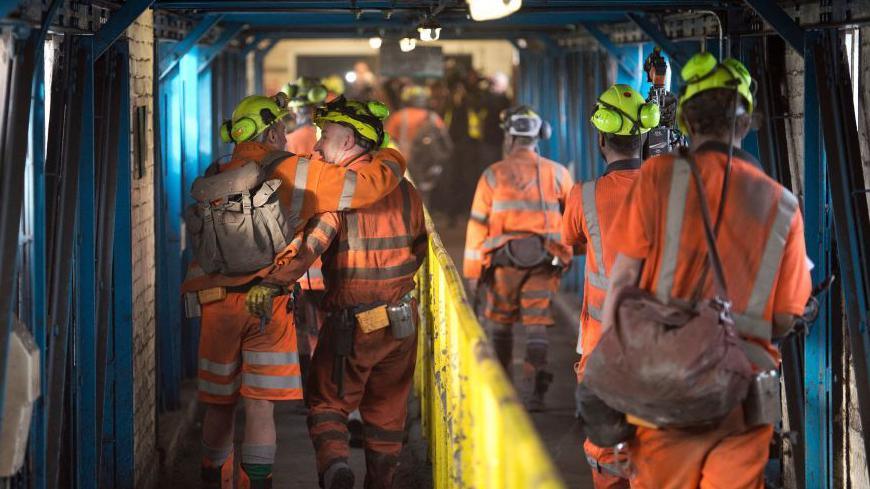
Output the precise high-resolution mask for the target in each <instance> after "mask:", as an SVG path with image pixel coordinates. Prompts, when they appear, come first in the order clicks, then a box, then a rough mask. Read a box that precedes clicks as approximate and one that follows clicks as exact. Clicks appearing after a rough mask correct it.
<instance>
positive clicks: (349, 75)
mask: <svg viewBox="0 0 870 489" xmlns="http://www.w3.org/2000/svg"><path fill="white" fill-rule="evenodd" d="M344 79H345V80H347V82H348V83H353V82H355V81H356V72H354V71H348V72H347V73H345V74H344Z"/></svg>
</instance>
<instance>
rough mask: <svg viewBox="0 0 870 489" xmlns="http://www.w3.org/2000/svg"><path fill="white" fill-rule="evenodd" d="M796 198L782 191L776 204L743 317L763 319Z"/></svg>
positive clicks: (796, 204) (796, 202) (796, 203)
mask: <svg viewBox="0 0 870 489" xmlns="http://www.w3.org/2000/svg"><path fill="white" fill-rule="evenodd" d="M797 207H798V201H797V198H796V197H795V196H794V195H793V194H792V193H791V192H789V191H788V190H786V189H782V195H781V196H780V197H779V202H778V203H777V209H776V218H775V219H774V221H773V227H771V229H770V234H769V235H768V236H767V242H766V243H765V244H764V252H763V253H762V254H761V263H760V264H759V266H758V272H757V273H756V274H755V283H754V284H753V285H752V294H750V295H749V302H747V304H746V310H745V311H744V312H743V313H744V314H745V315H747V316H750V317H755V318H760V317H763V315H764V308H765V306H766V305H767V301H768V299H769V298H770V294H771V291H772V290H773V281H774V280H775V279H776V272H777V270H779V266H780V263H781V262H782V254H783V252H784V251H785V242H786V239H788V232H789V230H790V229H791V221H792V218H793V217H794V213H795V211H796V210H797Z"/></svg>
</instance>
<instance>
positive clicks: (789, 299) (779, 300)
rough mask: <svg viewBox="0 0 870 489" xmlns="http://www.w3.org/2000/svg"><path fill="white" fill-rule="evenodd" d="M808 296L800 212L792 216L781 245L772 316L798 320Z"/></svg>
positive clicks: (809, 292) (810, 282)
mask: <svg viewBox="0 0 870 489" xmlns="http://www.w3.org/2000/svg"><path fill="white" fill-rule="evenodd" d="M811 293H812V279H811V277H810V267H809V260H808V258H807V247H806V242H805V241H804V220H803V216H802V215H801V212H800V210H798V211H797V212H795V216H794V218H793V219H792V223H791V229H790V230H789V233H788V238H787V240H786V243H785V250H784V252H783V255H782V264H781V265H780V269H779V279H778V280H777V282H776V288H775V290H774V296H773V313H774V314H777V313H779V314H791V315H793V316H800V315H801V314H803V313H804V308H805V307H806V304H807V300H809V298H810V294H811Z"/></svg>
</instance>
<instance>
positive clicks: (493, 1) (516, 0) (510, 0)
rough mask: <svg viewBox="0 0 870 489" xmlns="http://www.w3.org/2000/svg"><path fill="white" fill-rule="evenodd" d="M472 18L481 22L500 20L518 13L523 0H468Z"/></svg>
mask: <svg viewBox="0 0 870 489" xmlns="http://www.w3.org/2000/svg"><path fill="white" fill-rule="evenodd" d="M466 1H467V2H468V11H469V13H471V18H472V19H474V20H476V21H478V22H480V21H484V20H493V19H500V18H502V17H507V16H508V15H510V14H512V13H514V12H516V11H517V10H519V9H520V7H522V5H523V0H466Z"/></svg>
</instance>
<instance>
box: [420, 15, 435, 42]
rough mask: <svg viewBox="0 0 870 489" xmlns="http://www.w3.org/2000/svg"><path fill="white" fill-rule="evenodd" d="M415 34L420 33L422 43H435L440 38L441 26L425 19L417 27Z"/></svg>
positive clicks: (433, 20)
mask: <svg viewBox="0 0 870 489" xmlns="http://www.w3.org/2000/svg"><path fill="white" fill-rule="evenodd" d="M417 32H419V33H420V40H421V41H423V42H429V41H437V40H438V39H439V38H440V37H441V25H439V24H438V22H435V19H433V18H431V17H427V18H426V20H424V21H423V22H421V23H420V25H418V26H417Z"/></svg>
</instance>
